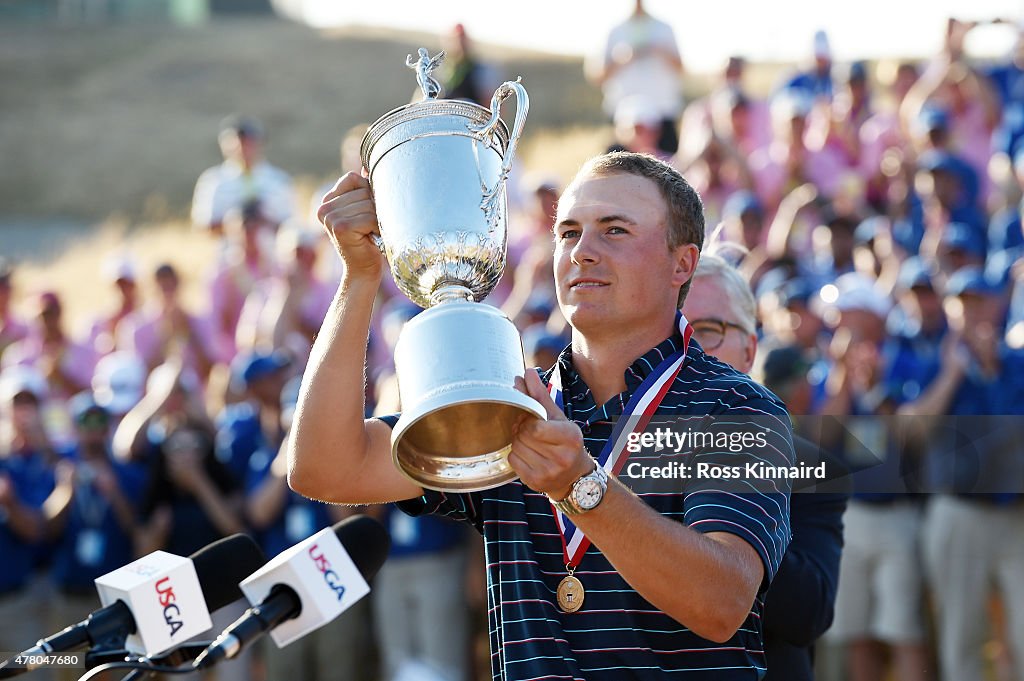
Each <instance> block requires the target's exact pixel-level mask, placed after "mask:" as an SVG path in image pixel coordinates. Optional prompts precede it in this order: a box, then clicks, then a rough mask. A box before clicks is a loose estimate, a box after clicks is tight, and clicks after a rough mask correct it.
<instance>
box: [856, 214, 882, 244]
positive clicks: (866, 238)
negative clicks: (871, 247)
mask: <svg viewBox="0 0 1024 681" xmlns="http://www.w3.org/2000/svg"><path fill="white" fill-rule="evenodd" d="M885 223H886V219H885V218H884V217H882V216H881V215H874V216H872V217H869V218H867V219H866V220H862V221H861V223H860V224H859V225H857V228H856V229H855V230H853V243H855V244H857V245H862V244H867V243H870V242H871V241H873V240H874V239H875V238H876V237H877V236H878V235H879V233H880V232H882V231H884V229H885Z"/></svg>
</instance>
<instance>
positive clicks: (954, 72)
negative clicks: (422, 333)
mask: <svg viewBox="0 0 1024 681" xmlns="http://www.w3.org/2000/svg"><path fill="white" fill-rule="evenodd" d="M928 107H934V108H937V109H941V110H943V111H945V112H946V114H947V115H948V116H949V124H948V137H949V140H948V147H946V148H947V150H948V151H951V152H954V153H957V154H959V155H961V156H962V157H963V158H964V160H965V161H967V163H968V164H969V165H970V167H971V168H972V169H973V170H974V171H975V173H977V175H978V177H979V178H980V180H981V182H982V184H983V185H984V186H982V187H981V194H982V196H983V197H984V196H987V194H988V186H987V178H988V163H989V160H990V159H991V157H992V133H993V132H994V130H995V127H996V125H997V124H998V123H999V119H1000V116H1001V111H1000V107H999V98H998V95H997V94H996V92H995V91H994V89H993V87H992V84H991V82H990V81H988V79H986V78H985V77H983V76H981V75H979V74H978V73H976V72H975V71H974V69H973V68H971V67H970V66H969V65H968V64H967V63H966V62H965V61H962V60H953V61H951V60H950V59H948V58H943V57H941V56H940V57H939V58H937V59H934V60H933V61H932V62H931V63H930V64H929V65H928V67H927V68H925V70H924V72H923V73H922V74H921V77H920V78H918V80H917V82H916V83H914V86H913V87H912V88H911V89H910V92H908V93H907V96H906V98H905V99H904V101H903V105H902V106H901V110H900V115H901V117H902V118H903V120H904V122H905V125H907V128H908V129H909V128H910V126H911V125H912V124H913V122H914V120H915V119H917V117H918V116H920V115H921V112H922V111H923V110H924V109H926V108H928Z"/></svg>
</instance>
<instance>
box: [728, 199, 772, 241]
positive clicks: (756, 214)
mask: <svg viewBox="0 0 1024 681" xmlns="http://www.w3.org/2000/svg"><path fill="white" fill-rule="evenodd" d="M722 225H723V227H722V231H721V233H720V238H721V239H722V240H723V241H725V242H727V243H731V244H739V245H741V246H743V248H745V249H746V250H747V251H753V250H755V249H757V248H759V247H760V246H762V245H763V244H764V238H765V236H767V224H766V223H765V211H764V206H762V205H761V200H760V199H758V198H757V195H756V194H755V193H754V192H752V191H749V190H740V191H737V192H735V193H733V194H732V195H731V196H730V197H729V200H728V201H726V202H725V205H724V206H723V207H722Z"/></svg>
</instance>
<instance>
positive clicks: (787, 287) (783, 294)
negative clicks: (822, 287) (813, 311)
mask: <svg viewBox="0 0 1024 681" xmlns="http://www.w3.org/2000/svg"><path fill="white" fill-rule="evenodd" d="M817 292H818V288H817V287H816V286H814V284H812V283H811V282H809V281H808V280H806V279H791V280H790V281H788V282H786V283H785V284H784V285H783V286H782V288H781V289H779V294H778V295H779V305H780V306H781V307H789V306H791V305H797V304H801V305H807V304H808V302H809V301H810V300H811V298H812V297H813V296H814V295H815V294H816V293H817Z"/></svg>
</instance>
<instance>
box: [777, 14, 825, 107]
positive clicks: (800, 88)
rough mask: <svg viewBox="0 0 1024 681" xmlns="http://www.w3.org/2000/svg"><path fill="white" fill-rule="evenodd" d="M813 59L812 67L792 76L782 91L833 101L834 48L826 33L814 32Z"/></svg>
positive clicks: (784, 84)
mask: <svg viewBox="0 0 1024 681" xmlns="http://www.w3.org/2000/svg"><path fill="white" fill-rule="evenodd" d="M812 57H813V61H812V65H811V67H810V68H808V69H807V70H804V71H801V72H799V73H797V74H795V75H793V76H790V77H789V78H788V79H787V80H786V81H785V82H784V83H783V85H782V89H783V90H784V91H785V90H788V91H796V92H798V93H799V94H801V95H802V96H804V97H808V98H812V99H817V98H822V99H832V91H833V83H832V46H831V44H830V43H829V39H828V34H827V33H826V32H825V31H822V30H818V31H815V32H814V39H813V42H812Z"/></svg>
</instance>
